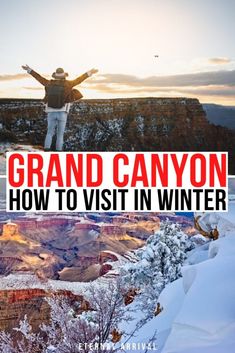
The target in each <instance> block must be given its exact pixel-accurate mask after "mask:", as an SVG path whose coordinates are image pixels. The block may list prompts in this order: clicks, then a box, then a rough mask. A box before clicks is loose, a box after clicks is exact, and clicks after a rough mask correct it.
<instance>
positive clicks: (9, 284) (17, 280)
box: [0, 272, 108, 297]
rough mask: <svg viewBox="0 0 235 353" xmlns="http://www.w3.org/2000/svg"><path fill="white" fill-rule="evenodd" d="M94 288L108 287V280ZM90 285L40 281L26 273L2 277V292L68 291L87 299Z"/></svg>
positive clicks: (97, 283) (0, 283)
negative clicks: (28, 290) (29, 290)
mask: <svg viewBox="0 0 235 353" xmlns="http://www.w3.org/2000/svg"><path fill="white" fill-rule="evenodd" d="M93 284H94V286H106V285H108V280H107V279H105V278H104V277H101V278H99V279H98V280H96V281H94V282H93ZM89 286H90V283H87V282H68V281H57V280H52V279H49V280H46V281H44V280H40V279H39V278H38V277H37V276H36V275H34V274H31V273H25V272H17V273H13V274H10V275H8V276H5V277H3V276H0V290H14V289H15V290H19V289H29V288H30V289H36V288H37V289H44V290H45V291H47V290H49V291H51V290H53V291H58V290H68V291H71V292H73V293H74V294H78V295H79V294H80V295H84V296H85V297H86V291H87V288H88V287H89Z"/></svg>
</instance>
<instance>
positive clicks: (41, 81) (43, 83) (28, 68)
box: [22, 65, 50, 86]
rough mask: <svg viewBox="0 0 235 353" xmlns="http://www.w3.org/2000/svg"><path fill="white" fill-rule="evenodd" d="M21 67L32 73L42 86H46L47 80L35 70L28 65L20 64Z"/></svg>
mask: <svg viewBox="0 0 235 353" xmlns="http://www.w3.org/2000/svg"><path fill="white" fill-rule="evenodd" d="M22 69H24V70H26V71H27V72H28V74H30V75H32V76H33V77H34V78H35V79H36V80H37V81H38V82H40V83H41V84H42V85H43V86H47V85H48V84H49V82H50V81H49V80H47V79H46V78H45V77H42V76H41V75H39V74H38V73H37V72H36V71H34V70H32V69H31V68H30V67H29V66H28V65H22Z"/></svg>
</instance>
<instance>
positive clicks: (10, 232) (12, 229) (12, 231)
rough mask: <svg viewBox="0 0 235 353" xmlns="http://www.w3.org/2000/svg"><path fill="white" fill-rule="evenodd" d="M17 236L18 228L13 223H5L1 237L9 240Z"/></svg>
mask: <svg viewBox="0 0 235 353" xmlns="http://www.w3.org/2000/svg"><path fill="white" fill-rule="evenodd" d="M18 234H19V227H18V226H17V224H15V223H7V224H4V225H3V230H2V237H6V238H8V237H9V238H11V237H14V236H16V235H18Z"/></svg>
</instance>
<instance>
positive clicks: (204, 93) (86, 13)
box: [0, 0, 235, 105]
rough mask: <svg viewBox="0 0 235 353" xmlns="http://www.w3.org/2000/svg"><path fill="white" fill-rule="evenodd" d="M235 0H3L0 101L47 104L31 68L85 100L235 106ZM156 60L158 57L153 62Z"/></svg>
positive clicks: (0, 9)
mask: <svg viewBox="0 0 235 353" xmlns="http://www.w3.org/2000/svg"><path fill="white" fill-rule="evenodd" d="M234 13H235V1H234V0H196V1H194V0H161V1H160V0H39V1H38V0H20V1H19V0H1V2H0V19H1V20H0V33H1V38H0V50H1V69H0V97H42V96H43V90H42V88H41V86H40V85H38V84H37V83H36V82H35V81H34V80H33V79H31V78H30V77H28V76H27V75H25V74H24V73H23V71H22V70H21V68H20V66H21V64H25V63H27V64H29V65H30V66H31V67H33V68H34V69H35V70H36V71H39V72H40V73H41V74H44V75H50V74H51V73H52V72H53V71H54V70H55V68H56V67H59V66H62V67H64V69H65V70H66V71H68V72H69V74H70V78H71V79H72V78H74V77H75V76H76V75H78V74H81V73H83V72H84V71H86V70H88V69H90V68H92V67H97V68H98V69H99V70H100V71H99V75H97V76H96V77H94V78H92V79H89V80H88V81H86V83H83V85H82V92H83V93H84V96H85V97H87V98H96V97H102V98H105V97H130V96H189V97H191V96H193V97H194V96H196V97H199V98H200V100H201V101H202V102H215V103H223V104H229V105H235V46H234V38H235V21H234ZM155 54H158V55H159V58H158V59H157V58H154V55H155Z"/></svg>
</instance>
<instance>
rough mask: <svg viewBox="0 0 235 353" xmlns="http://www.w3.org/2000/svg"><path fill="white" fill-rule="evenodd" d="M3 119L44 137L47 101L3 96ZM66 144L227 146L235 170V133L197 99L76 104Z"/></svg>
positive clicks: (21, 136)
mask: <svg viewBox="0 0 235 353" xmlns="http://www.w3.org/2000/svg"><path fill="white" fill-rule="evenodd" d="M0 123H1V124H2V126H3V128H6V129H8V130H9V131H11V132H12V133H14V134H15V136H16V140H17V141H18V142H19V141H20V142H25V143H29V142H31V143H33V144H35V143H40V144H42V143H43V140H44V137H45V132H46V121H45V114H44V113H43V105H42V103H40V101H37V100H1V101H0ZM65 148H66V149H67V150H71V151H72V150H74V151H79V150H81V151H92V150H93V151H94V150H96V151H180V150H181V151H210V150H212V151H219V150H221V151H228V152H229V158H230V168H229V172H230V174H235V163H234V153H235V152H234V151H235V133H234V132H232V131H230V130H228V129H226V128H222V127H219V126H215V125H211V124H209V122H208V120H207V119H206V114H205V112H204V111H203V108H202V105H201V104H200V103H199V101H198V100H197V99H186V98H131V99H100V100H82V101H80V102H78V103H76V104H74V106H73V108H72V110H71V114H70V118H69V121H68V125H67V132H66V136H65Z"/></svg>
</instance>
